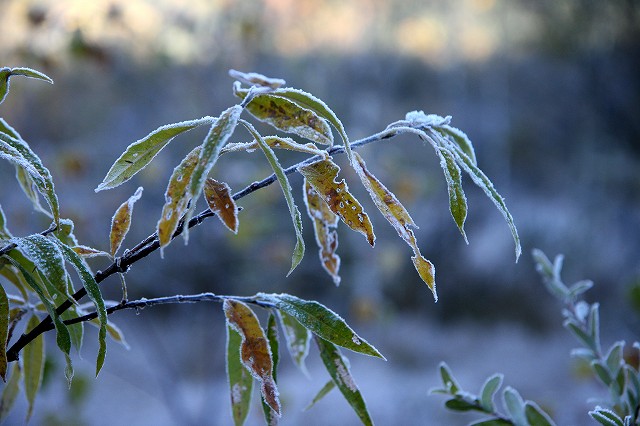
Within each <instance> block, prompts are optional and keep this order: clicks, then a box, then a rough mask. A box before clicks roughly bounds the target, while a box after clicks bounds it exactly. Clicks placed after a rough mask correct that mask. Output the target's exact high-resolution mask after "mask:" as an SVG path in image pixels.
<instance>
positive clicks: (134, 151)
mask: <svg viewBox="0 0 640 426" xmlns="http://www.w3.org/2000/svg"><path fill="white" fill-rule="evenodd" d="M215 120H216V119H215V118H213V117H208V116H207V117H203V118H200V119H197V120H190V121H183V122H180V123H174V124H167V125H165V126H161V127H158V128H157V129H156V130H154V131H153V132H151V133H149V134H148V135H147V136H145V137H144V138H142V139H140V140H138V141H136V142H134V143H132V144H131V145H129V146H128V147H127V149H126V150H125V151H124V152H123V153H122V155H120V157H118V159H117V160H116V161H115V163H113V165H112V166H111V168H110V169H109V171H108V172H107V175H106V176H105V178H104V180H103V181H102V183H101V184H100V185H98V187H97V188H96V189H95V191H96V192H98V191H103V190H105V189H111V188H115V187H117V186H119V185H122V184H123V183H124V182H126V181H128V180H129V179H131V177H133V175H135V174H136V173H138V172H139V171H140V170H142V169H143V168H144V167H146V166H147V165H148V164H149V163H150V162H151V160H153V158H154V157H155V156H156V155H157V154H158V153H159V152H160V150H162V148H164V147H165V146H167V144H168V143H169V142H171V140H173V138H175V137H176V136H178V135H180V134H181V133H184V132H187V131H189V130H192V129H195V128H196V127H199V126H203V125H207V124H211V123H213V122H214V121H215Z"/></svg>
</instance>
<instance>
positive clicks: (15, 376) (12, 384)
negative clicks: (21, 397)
mask: <svg viewBox="0 0 640 426" xmlns="http://www.w3.org/2000/svg"><path fill="white" fill-rule="evenodd" d="M21 379H22V370H21V369H20V364H19V363H17V362H14V363H13V368H12V369H11V373H10V374H9V381H8V382H7V384H6V385H5V387H4V389H3V390H2V396H1V397H0V423H2V424H3V423H4V421H5V420H6V419H7V416H8V415H9V412H10V411H11V409H12V408H13V404H14V403H15V402H16V397H17V396H18V394H19V393H20V382H21Z"/></svg>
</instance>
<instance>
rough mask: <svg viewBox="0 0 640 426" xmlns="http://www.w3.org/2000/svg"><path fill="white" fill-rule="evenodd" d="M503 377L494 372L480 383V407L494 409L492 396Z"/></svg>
mask: <svg viewBox="0 0 640 426" xmlns="http://www.w3.org/2000/svg"><path fill="white" fill-rule="evenodd" d="M503 378H504V376H503V375H502V374H494V375H493V376H491V377H489V378H488V379H487V380H486V381H485V382H484V384H483V385H482V389H481V390H480V404H481V405H482V408H484V409H485V411H487V412H494V411H495V410H494V405H493V397H494V395H495V393H496V392H497V391H498V389H499V388H500V386H502V380H503Z"/></svg>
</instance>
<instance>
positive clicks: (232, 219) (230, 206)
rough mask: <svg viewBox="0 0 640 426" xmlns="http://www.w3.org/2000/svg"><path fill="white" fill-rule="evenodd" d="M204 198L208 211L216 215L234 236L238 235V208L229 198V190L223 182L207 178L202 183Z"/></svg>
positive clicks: (230, 197)
mask: <svg viewBox="0 0 640 426" xmlns="http://www.w3.org/2000/svg"><path fill="white" fill-rule="evenodd" d="M204 198H205V200H206V201H207V204H208V205H209V210H211V211H212V212H213V213H216V216H218V218H219V219H220V221H221V222H222V223H223V224H224V226H226V227H227V229H229V230H230V231H231V232H233V233H234V234H237V233H238V206H237V204H236V202H235V201H234V200H233V198H232V196H231V188H229V185H227V184H226V183H225V182H218V181H217V180H215V179H214V178H207V180H206V181H205V183H204Z"/></svg>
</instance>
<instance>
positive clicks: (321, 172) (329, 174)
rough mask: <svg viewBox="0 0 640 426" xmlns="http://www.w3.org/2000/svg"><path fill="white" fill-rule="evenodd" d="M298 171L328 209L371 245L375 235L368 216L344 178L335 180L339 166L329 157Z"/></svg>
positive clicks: (373, 242)
mask: <svg viewBox="0 0 640 426" xmlns="http://www.w3.org/2000/svg"><path fill="white" fill-rule="evenodd" d="M298 171H299V172H300V173H302V175H303V176H304V177H305V178H306V179H307V181H308V182H309V183H310V184H311V186H313V189H315V190H316V192H317V193H318V194H320V196H321V197H320V198H322V199H323V201H324V202H325V203H326V204H327V206H328V207H329V209H330V210H331V211H332V212H333V213H335V214H336V215H338V217H339V218H340V219H341V220H342V221H343V222H344V223H345V224H346V225H347V226H348V227H349V228H351V229H353V230H354V231H356V232H359V233H361V234H362V235H364V236H365V237H366V238H367V241H368V242H369V244H371V246H372V247H373V246H374V244H375V240H376V237H375V234H374V233H373V225H372V224H371V221H370V220H369V216H368V215H367V214H366V213H365V212H364V209H363V208H362V205H361V204H360V203H359V202H358V200H356V198H355V197H354V196H353V195H351V193H350V192H349V187H348V186H347V183H346V182H345V181H344V179H342V180H341V181H340V182H338V181H337V180H336V179H337V177H338V172H339V171H340V167H339V166H338V165H337V164H336V163H334V162H333V161H331V160H330V159H324V160H319V161H316V162H314V163H311V164H308V165H305V166H302V167H300V168H299V169H298Z"/></svg>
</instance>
